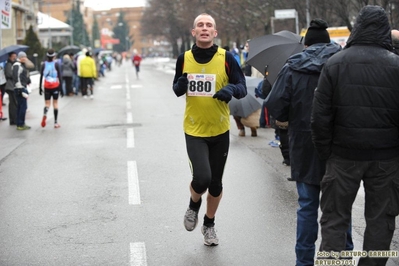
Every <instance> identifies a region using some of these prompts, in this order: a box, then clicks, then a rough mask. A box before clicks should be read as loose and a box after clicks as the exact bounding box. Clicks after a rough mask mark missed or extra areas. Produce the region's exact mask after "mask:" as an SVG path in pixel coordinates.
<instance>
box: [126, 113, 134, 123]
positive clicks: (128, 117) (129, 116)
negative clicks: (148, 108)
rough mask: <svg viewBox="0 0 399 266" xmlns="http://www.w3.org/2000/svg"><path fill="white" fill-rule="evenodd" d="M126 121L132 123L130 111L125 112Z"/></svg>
mask: <svg viewBox="0 0 399 266" xmlns="http://www.w3.org/2000/svg"><path fill="white" fill-rule="evenodd" d="M126 123H128V124H131V123H133V115H132V112H127V116H126Z"/></svg>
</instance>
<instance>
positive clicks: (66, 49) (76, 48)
mask: <svg viewBox="0 0 399 266" xmlns="http://www.w3.org/2000/svg"><path fill="white" fill-rule="evenodd" d="M79 51H80V47H79V46H76V45H67V46H65V47H62V48H61V49H60V50H59V51H58V55H57V57H58V58H60V57H61V56H62V55H64V54H71V53H72V54H76V53H77V52H79Z"/></svg>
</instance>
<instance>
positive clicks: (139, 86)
mask: <svg viewBox="0 0 399 266" xmlns="http://www.w3.org/2000/svg"><path fill="white" fill-rule="evenodd" d="M131 87H132V88H142V87H143V85H132V86H131Z"/></svg>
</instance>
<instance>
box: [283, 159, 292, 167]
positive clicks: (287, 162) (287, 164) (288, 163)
mask: <svg viewBox="0 0 399 266" xmlns="http://www.w3.org/2000/svg"><path fill="white" fill-rule="evenodd" d="M283 165H285V166H290V165H291V164H290V159H284V161H283Z"/></svg>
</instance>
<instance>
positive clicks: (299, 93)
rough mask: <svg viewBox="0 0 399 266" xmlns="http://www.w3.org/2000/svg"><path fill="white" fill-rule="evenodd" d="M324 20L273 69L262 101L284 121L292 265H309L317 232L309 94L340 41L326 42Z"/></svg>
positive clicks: (319, 168)
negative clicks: (294, 200) (292, 185)
mask: <svg viewBox="0 0 399 266" xmlns="http://www.w3.org/2000/svg"><path fill="white" fill-rule="evenodd" d="M327 27H328V25H327V23H326V22H325V21H324V20H321V19H314V20H312V21H311V22H310V26H309V28H308V30H307V33H306V35H305V50H304V51H303V52H300V53H298V54H294V55H292V56H290V58H289V59H288V61H287V63H286V64H285V65H284V66H283V68H282V69H281V71H280V73H279V74H278V77H277V80H276V82H275V83H274V85H273V87H272V90H271V92H270V94H269V96H268V97H267V98H266V106H267V108H268V110H269V111H270V114H271V115H272V116H273V117H274V118H275V119H276V120H278V121H281V122H287V121H288V122H289V127H288V131H289V156H290V164H291V178H290V179H289V180H290V181H291V180H293V181H296V187H297V192H298V204H299V208H298V210H297V231H296V245H295V253H296V266H306V265H314V257H315V242H316V239H317V234H318V221H317V216H318V209H319V197H320V181H321V179H322V178H323V175H324V173H325V168H326V162H325V161H324V160H321V159H320V158H319V156H318V154H317V152H316V149H315V148H314V146H313V143H312V136H311V128H310V117H311V111H312V101H313V94H314V91H315V89H316V87H317V82H318V79H319V76H320V72H321V71H322V69H323V67H324V64H326V62H327V60H328V59H329V58H330V57H331V56H333V55H334V54H336V53H338V52H339V51H341V49H342V48H341V46H340V45H339V44H337V43H334V42H331V41H330V36H329V33H328V31H327ZM351 233H352V232H351V227H349V229H348V230H347V232H346V234H347V238H346V250H352V249H353V243H352V234H351Z"/></svg>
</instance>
